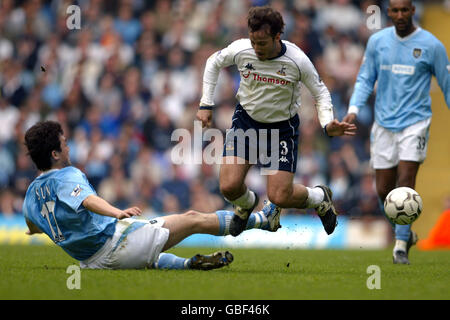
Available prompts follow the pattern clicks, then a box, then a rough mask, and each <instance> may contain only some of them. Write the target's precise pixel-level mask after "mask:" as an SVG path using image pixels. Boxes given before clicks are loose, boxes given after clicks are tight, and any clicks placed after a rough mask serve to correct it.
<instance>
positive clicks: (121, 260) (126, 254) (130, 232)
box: [80, 218, 169, 269]
mask: <svg viewBox="0 0 450 320" xmlns="http://www.w3.org/2000/svg"><path fill="white" fill-rule="evenodd" d="M163 225H164V219H163V218H156V219H152V220H150V221H149V220H140V219H133V218H127V219H123V220H119V221H117V224H116V231H115V232H114V235H113V236H112V238H110V239H108V241H106V243H105V244H104V245H103V247H102V248H101V249H100V250H99V251H97V252H96V253H95V254H94V255H93V256H92V257H90V258H89V259H86V260H84V261H81V262H80V267H81V268H86V269H143V268H146V267H150V266H151V265H152V263H153V262H155V260H156V259H157V258H158V256H159V254H160V253H161V250H162V249H163V247H164V245H165V244H166V242H167V239H168V238H169V230H168V229H166V228H163Z"/></svg>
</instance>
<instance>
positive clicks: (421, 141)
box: [417, 137, 427, 150]
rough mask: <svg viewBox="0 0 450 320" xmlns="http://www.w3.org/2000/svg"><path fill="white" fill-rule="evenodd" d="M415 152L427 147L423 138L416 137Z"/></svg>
mask: <svg viewBox="0 0 450 320" xmlns="http://www.w3.org/2000/svg"><path fill="white" fill-rule="evenodd" d="M417 139H418V143H417V150H424V149H425V147H426V145H427V139H426V138H425V137H417Z"/></svg>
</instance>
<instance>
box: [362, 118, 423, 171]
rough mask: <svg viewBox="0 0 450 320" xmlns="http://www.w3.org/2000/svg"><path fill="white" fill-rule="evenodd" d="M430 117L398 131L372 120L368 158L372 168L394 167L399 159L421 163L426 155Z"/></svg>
mask: <svg viewBox="0 0 450 320" xmlns="http://www.w3.org/2000/svg"><path fill="white" fill-rule="evenodd" d="M430 123H431V118H428V119H425V120H422V121H419V122H417V123H415V124H413V125H412V126H409V127H407V128H405V129H403V130H402V131H400V132H392V131H390V130H388V129H386V128H383V127H382V126H380V125H379V124H378V123H376V122H374V124H373V126H372V131H371V134H370V158H371V165H372V167H373V168H374V169H390V168H393V167H396V166H397V165H398V163H399V161H400V160H402V161H415V162H420V163H422V162H423V161H424V160H425V158H426V155H427V146H428V137H429V129H430Z"/></svg>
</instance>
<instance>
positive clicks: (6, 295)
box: [0, 245, 450, 300]
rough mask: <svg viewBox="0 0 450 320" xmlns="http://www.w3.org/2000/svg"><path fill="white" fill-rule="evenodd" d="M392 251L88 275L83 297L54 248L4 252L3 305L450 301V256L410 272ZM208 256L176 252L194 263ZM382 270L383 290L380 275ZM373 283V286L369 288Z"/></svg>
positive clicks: (420, 261)
mask: <svg viewBox="0 0 450 320" xmlns="http://www.w3.org/2000/svg"><path fill="white" fill-rule="evenodd" d="M391 250H392V249H387V250H370V251H363V250H274V249H231V250H230V251H231V252H232V253H233V254H234V262H233V263H232V264H231V265H230V266H229V267H225V268H222V269H216V270H212V271H198V270H179V271H178V270H83V269H81V272H80V285H81V288H80V289H72V290H69V289H68V288H67V285H66V283H67V279H68V278H69V277H70V276H71V275H72V274H70V273H67V272H66V271H67V268H68V267H69V266H70V265H73V264H75V265H78V263H77V262H76V261H75V260H74V259H72V258H71V257H69V256H68V255H67V254H65V253H64V252H63V251H62V249H60V248H58V247H56V246H54V245H51V246H20V245H3V246H0V275H1V277H0V299H2V300H5V299H6V300H7V299H82V300H84V299H121V300H123V299H146V300H147V299H148V300H158V299H161V300H259V299H262V300H303V299H314V300H316V299H333V300H334V299H352V300H359V299H364V300H365V299H376V300H380V299H382V300H384V299H400V300H406V299H408V300H409V299H439V300H442V299H445V300H448V299H450V272H449V270H450V251H430V252H424V251H419V250H417V249H416V248H413V249H412V250H411V252H410V260H411V263H412V264H411V265H409V266H407V265H394V264H393V263H392V258H391ZM214 251H217V249H210V248H187V247H184V248H174V249H172V250H170V252H172V253H175V254H177V255H179V256H183V257H190V256H193V255H194V254H196V253H205V254H207V253H211V252H214ZM371 265H376V266H378V267H379V279H380V282H379V286H380V289H377V288H374V289H369V288H368V287H367V282H369V283H372V284H376V282H374V281H375V280H374V278H371V279H369V277H371V276H375V273H372V272H371V271H370V272H368V267H369V266H371ZM368 279H369V281H368Z"/></svg>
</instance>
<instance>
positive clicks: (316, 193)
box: [306, 187, 325, 208]
mask: <svg viewBox="0 0 450 320" xmlns="http://www.w3.org/2000/svg"><path fill="white" fill-rule="evenodd" d="M306 190H308V198H307V199H306V208H317V207H318V206H319V205H320V203H321V202H322V201H323V199H324V197H325V194H324V193H323V190H322V188H319V187H314V188H308V187H306Z"/></svg>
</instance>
